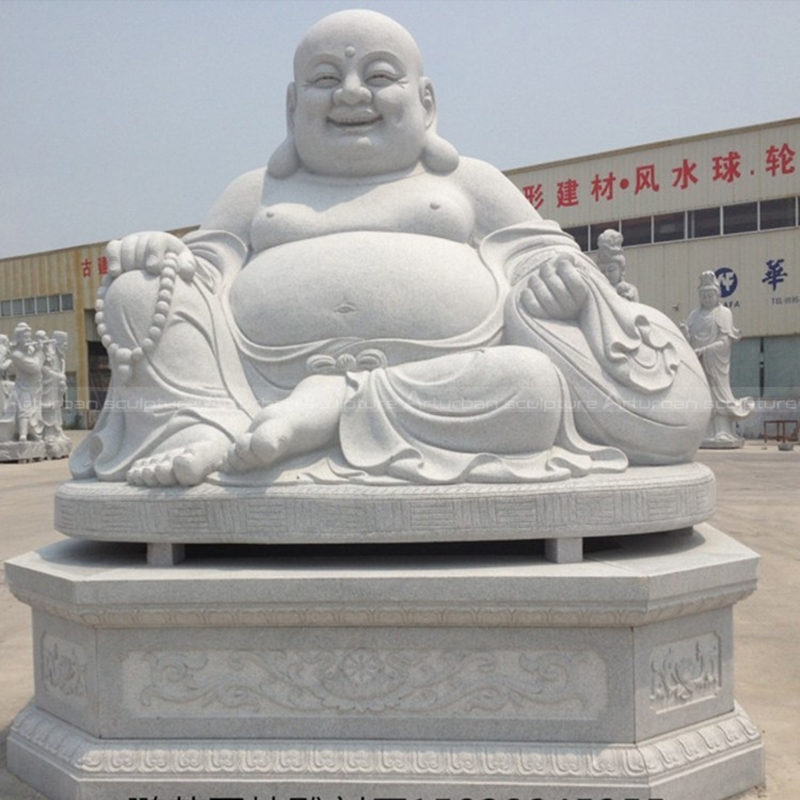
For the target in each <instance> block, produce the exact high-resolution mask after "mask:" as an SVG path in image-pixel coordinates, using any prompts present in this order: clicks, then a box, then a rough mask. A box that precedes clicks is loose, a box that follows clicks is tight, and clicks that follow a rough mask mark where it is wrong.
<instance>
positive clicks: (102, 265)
mask: <svg viewBox="0 0 800 800" xmlns="http://www.w3.org/2000/svg"><path fill="white" fill-rule="evenodd" d="M92 267H95V270H96V272H97V274H98V275H105V274H106V273H107V272H108V259H107V258H106V257H105V256H98V257H97V258H96V259H95V260H94V263H93V262H92V259H91V258H84V259H83V261H81V275H83V277H84V278H91V277H92Z"/></svg>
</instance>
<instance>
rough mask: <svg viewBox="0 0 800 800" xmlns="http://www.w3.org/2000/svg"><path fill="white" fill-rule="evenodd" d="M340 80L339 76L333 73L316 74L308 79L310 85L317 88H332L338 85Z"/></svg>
mask: <svg viewBox="0 0 800 800" xmlns="http://www.w3.org/2000/svg"><path fill="white" fill-rule="evenodd" d="M340 82H341V81H340V80H339V76H338V75H333V74H326V75H317V76H316V77H314V78H312V79H311V81H310V83H311V85H312V86H315V87H316V88H317V89H333V88H335V87H336V86H338V85H339V83H340Z"/></svg>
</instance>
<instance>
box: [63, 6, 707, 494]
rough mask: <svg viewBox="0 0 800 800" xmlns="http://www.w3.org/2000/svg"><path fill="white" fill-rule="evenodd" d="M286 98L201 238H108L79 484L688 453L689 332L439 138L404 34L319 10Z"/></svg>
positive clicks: (483, 477) (696, 397)
mask: <svg viewBox="0 0 800 800" xmlns="http://www.w3.org/2000/svg"><path fill="white" fill-rule="evenodd" d="M286 112H287V122H288V125H287V137H286V139H285V141H284V142H283V143H282V144H281V145H280V146H279V147H278V148H277V149H276V150H275V152H274V153H273V154H272V157H271V158H270V159H269V163H268V165H267V166H266V167H265V168H261V169H255V170H252V171H251V172H248V173H246V174H245V175H242V176H241V177H239V178H237V179H236V180H235V181H234V182H233V183H232V184H230V186H229V187H228V188H227V189H226V190H225V191H224V192H223V194H222V195H221V197H220V198H219V199H218V200H217V202H216V203H215V204H214V206H213V207H212V209H211V211H210V212H209V213H208V215H207V216H206V219H205V220H204V221H203V223H202V225H201V227H200V229H199V230H198V231H195V232H193V233H191V234H189V235H187V236H186V237H184V238H183V239H178V238H176V237H174V236H171V235H169V234H166V233H159V232H144V233H137V234H132V235H130V236H127V237H125V238H123V239H122V240H117V241H113V242H111V243H110V244H109V245H108V250H107V255H108V263H109V270H108V275H107V276H106V277H105V279H104V281H103V284H102V286H101V289H100V295H99V298H98V301H97V324H98V332H99V333H100V335H101V339H102V342H103V344H104V345H105V346H106V348H107V349H108V353H109V361H110V364H111V368H112V376H111V384H110V386H109V394H108V400H107V404H106V407H105V409H104V410H103V412H102V414H101V416H100V419H99V420H98V422H97V424H96V425H95V428H94V430H93V432H92V434H91V436H89V437H88V438H87V439H86V440H85V441H84V442H83V443H82V445H81V447H80V448H79V449H78V450H76V452H75V454H74V456H73V458H72V461H71V465H70V466H71V469H72V473H73V476H74V477H75V478H92V477H94V478H98V479H100V480H106V481H128V482H129V483H131V484H134V485H142V486H169V485H174V484H182V485H194V484H198V483H201V482H203V481H205V480H214V481H220V482H223V483H237V482H238V483H251V484H260V485H265V484H272V483H276V482H290V483H296V482H297V481H310V482H323V483H343V482H344V483H348V482H349V483H364V484H397V483H401V484H402V483H405V484H453V483H462V482H478V483H481V482H483V483H487V482H491V483H498V482H507V483H519V482H537V481H552V480H562V479H568V478H573V477H579V476H582V475H586V474H589V473H593V472H621V471H624V470H625V469H626V468H627V466H628V465H629V464H647V465H666V464H677V463H683V462H686V461H690V460H691V459H692V456H693V454H694V452H695V450H696V448H697V445H698V444H699V442H700V439H701V436H702V433H703V431H704V430H705V427H706V423H707V421H708V410H707V400H708V387H707V385H706V380H705V376H704V375H703V371H702V369H701V367H700V365H699V364H698V363H697V359H696V357H695V355H694V353H693V352H692V351H691V348H689V346H688V344H687V342H686V341H685V339H684V337H683V336H682V335H681V333H680V331H679V330H678V329H677V328H676V326H675V325H674V324H673V323H672V322H671V321H670V320H669V319H668V318H667V317H666V316H665V315H663V314H661V313H660V312H658V311H656V310H655V309H652V308H648V307H646V306H642V305H640V304H638V303H635V302H629V299H631V298H628V299H624V298H623V297H622V296H620V294H618V291H616V290H614V289H613V288H612V287H611V285H610V284H609V282H608V281H607V280H606V279H605V278H604V277H603V275H602V274H601V273H600V271H599V270H598V269H597V267H596V265H595V264H594V262H593V261H591V259H589V258H588V257H587V256H585V255H584V254H583V253H582V252H581V251H580V248H578V246H577V245H576V243H575V241H574V240H573V239H572V237H570V236H568V235H567V234H565V233H564V232H563V231H562V230H561V228H560V227H559V226H558V225H557V224H556V223H555V222H550V221H545V220H542V219H541V217H540V216H539V215H538V213H537V212H536V211H535V210H534V209H533V208H532V207H531V205H530V203H528V202H527V201H526V200H525V198H524V197H523V196H522V194H521V193H520V192H519V190H518V189H517V188H516V187H515V186H513V184H511V182H510V181H508V179H507V178H506V177H505V176H504V175H503V174H502V173H501V172H500V171H499V170H497V169H495V168H494V167H492V166H490V165H488V164H486V163H484V162H481V161H478V160H476V159H471V158H466V157H463V156H461V155H459V153H458V152H457V150H456V148H455V147H453V145H452V144H450V143H449V142H447V141H445V140H444V139H443V138H442V137H441V136H439V135H438V133H437V131H436V128H437V115H438V108H437V103H436V99H435V94H434V91H433V87H432V84H431V81H430V79H429V78H427V77H425V74H424V71H423V67H422V58H421V55H420V52H419V49H418V48H417V45H416V43H415V42H414V40H413V38H412V37H411V35H410V34H409V33H408V31H406V30H405V28H403V27H401V26H400V25H399V24H398V23H396V22H395V21H393V20H391V19H389V18H388V17H385V16H383V15H382V14H378V13H376V12H374V11H366V10H353V11H342V12H337V13H335V14H332V15H330V16H328V17H326V18H324V19H323V20H321V21H320V22H318V23H317V24H315V25H314V26H313V27H312V28H311V29H310V30H309V31H308V32H307V34H306V35H305V37H304V38H303V40H302V41H301V42H300V45H299V46H298V48H297V51H296V53H295V59H294V82H293V83H291V84H290V86H289V89H288V93H287V108H286ZM677 398H680V399H681V401H682V403H683V404H684V405H685V404H686V403H694V404H695V405H696V406H697V408H698V409H699V410H698V411H697V412H695V413H692V412H686V411H684V410H681V411H680V412H675V411H674V410H671V403H672V401H673V400H674V399H677ZM143 408H146V409H147V411H146V412H144V413H143V412H142V410H141V409H143ZM125 409H128V410H125Z"/></svg>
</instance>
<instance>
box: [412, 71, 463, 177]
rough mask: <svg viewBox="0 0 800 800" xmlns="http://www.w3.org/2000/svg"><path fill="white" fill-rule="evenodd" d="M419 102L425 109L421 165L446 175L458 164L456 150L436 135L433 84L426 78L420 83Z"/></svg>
mask: <svg viewBox="0 0 800 800" xmlns="http://www.w3.org/2000/svg"><path fill="white" fill-rule="evenodd" d="M420 101H421V102H422V107H423V108H424V109H425V127H426V128H427V132H426V134H425V147H424V148H423V150H422V163H423V164H424V165H425V166H426V167H427V168H428V169H429V170H431V172H437V173H439V174H440V175H447V174H448V173H450V172H452V171H453V170H454V169H455V168H456V167H457V166H458V162H459V155H458V150H456V148H455V147H453V145H452V144H450V142H448V141H447V140H446V139H443V138H442V137H441V136H439V134H438V133H436V120H437V112H436V97H435V95H434V93H433V84H432V83H431V82H430V80H429V79H428V78H422V79H421V81H420Z"/></svg>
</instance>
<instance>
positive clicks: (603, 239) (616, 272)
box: [597, 228, 639, 303]
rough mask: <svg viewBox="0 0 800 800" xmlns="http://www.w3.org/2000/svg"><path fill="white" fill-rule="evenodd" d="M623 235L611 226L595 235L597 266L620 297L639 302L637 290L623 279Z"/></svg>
mask: <svg viewBox="0 0 800 800" xmlns="http://www.w3.org/2000/svg"><path fill="white" fill-rule="evenodd" d="M622 241H623V237H622V234H621V233H620V232H619V231H615V230H614V229H613V228H609V229H608V230H605V231H603V232H602V233H601V234H600V236H598V237H597V266H598V267H600V272H602V273H603V275H605V276H606V278H608V281H609V283H610V284H611V285H612V286H613V287H614V288H615V289H616V291H617V294H618V295H619V296H620V297H624V298H625V299H626V300H630V301H631V302H633V303H638V302H639V290H638V289H637V288H636V287H635V286H634V285H633V284H632V283H628V282H627V281H626V280H625V256H624V254H623V252H622Z"/></svg>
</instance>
